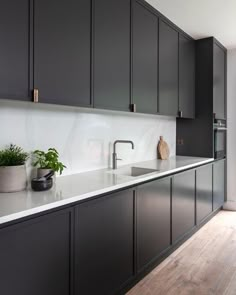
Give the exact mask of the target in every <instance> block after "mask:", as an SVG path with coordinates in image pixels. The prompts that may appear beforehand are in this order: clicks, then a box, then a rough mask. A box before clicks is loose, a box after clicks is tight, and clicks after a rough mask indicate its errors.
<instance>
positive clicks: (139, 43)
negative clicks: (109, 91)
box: [133, 1, 158, 113]
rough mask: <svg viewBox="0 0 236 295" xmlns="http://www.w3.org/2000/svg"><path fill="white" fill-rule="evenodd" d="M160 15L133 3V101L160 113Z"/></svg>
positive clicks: (142, 109)
mask: <svg viewBox="0 0 236 295" xmlns="http://www.w3.org/2000/svg"><path fill="white" fill-rule="evenodd" d="M157 69H158V18H157V16H156V15H155V14H154V13H153V12H151V11H149V10H148V9H147V8H145V7H144V6H143V5H142V4H140V2H139V1H134V3H133V103H134V104H136V110H137V112H143V113H157V111H158V109H157V96H158V92H157V84H158V76H157V74H158V73H157V72H158V70H157Z"/></svg>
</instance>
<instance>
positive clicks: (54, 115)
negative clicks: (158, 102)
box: [0, 100, 176, 175]
mask: <svg viewBox="0 0 236 295" xmlns="http://www.w3.org/2000/svg"><path fill="white" fill-rule="evenodd" d="M0 126H1V133H0V149H1V148H3V147H5V146H6V145H8V144H10V143H14V144H17V145H20V146H22V147H23V148H24V149H25V150H27V151H33V150H35V149H42V150H47V149H48V148H49V147H55V148H56V149H57V150H58V151H59V153H60V155H61V160H62V161H63V163H64V164H65V165H66V166H67V169H66V170H65V171H64V173H63V174H64V175H66V174H74V173H78V172H83V171H90V170H96V169H101V168H107V167H110V166H111V154H112V144H113V142H114V141H115V140H117V139H128V140H132V141H133V142H134V144H135V149H134V150H132V149H131V145H129V144H118V145H117V154H118V157H119V158H121V159H122V161H118V166H121V165H125V164H130V163H135V162H140V161H147V160H153V159H155V158H156V154H157V152H156V150H157V143H158V139H159V137H160V136H161V135H163V136H164V139H165V140H166V141H167V143H168V144H169V148H170V154H171V155H175V147H176V119H175V118H172V117H164V116H154V115H142V114H132V113H124V112H122V113H121V112H111V111H103V110H90V109H79V108H71V107H61V106H52V105H42V104H33V103H23V102H12V101H4V100H1V101H0Z"/></svg>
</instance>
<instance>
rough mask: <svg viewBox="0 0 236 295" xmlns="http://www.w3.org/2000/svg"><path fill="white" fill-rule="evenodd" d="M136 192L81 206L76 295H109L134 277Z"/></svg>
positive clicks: (76, 249) (111, 196)
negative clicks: (134, 209) (134, 210)
mask: <svg viewBox="0 0 236 295" xmlns="http://www.w3.org/2000/svg"><path fill="white" fill-rule="evenodd" d="M133 208H134V191H133V190H132V189H130V190H124V191H121V192H118V193H114V194H110V195H107V196H105V197H101V198H99V199H96V200H92V201H89V202H86V203H84V204H81V205H78V206H77V208H76V224H75V239H76V241H75V265H76V270H75V271H76V272H75V282H76V283H75V284H76V285H75V294H76V295H77V294H88V295H90V294H97V295H106V294H107V295H109V294H115V292H116V291H117V290H118V289H119V288H120V287H121V286H122V285H123V284H124V283H125V282H127V281H128V280H129V279H130V278H132V276H133V275H134V252H133V249H134V244H133V243H134V241H133V235H134V223H133V222H134V213H133Z"/></svg>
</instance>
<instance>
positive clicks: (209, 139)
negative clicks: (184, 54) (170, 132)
mask: <svg viewBox="0 0 236 295" xmlns="http://www.w3.org/2000/svg"><path fill="white" fill-rule="evenodd" d="M195 53H196V100H195V101H196V119H195V120H182V119H179V118H178V119H177V125H176V136H177V147H176V153H177V155H180V156H195V157H205V158H214V156H215V155H214V128H213V127H212V125H213V122H214V119H215V118H217V119H224V118H225V117H226V99H227V98H226V89H225V88H226V86H225V83H226V78H227V73H226V68H227V49H226V48H224V47H223V45H222V44H220V43H219V41H217V40H216V39H215V38H212V37H211V38H204V39H199V40H196V41H195ZM214 113H215V116H214ZM199 137H201V138H204V144H202V145H199Z"/></svg>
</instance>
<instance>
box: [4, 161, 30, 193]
mask: <svg viewBox="0 0 236 295" xmlns="http://www.w3.org/2000/svg"><path fill="white" fill-rule="evenodd" d="M26 187H27V176H26V169H25V165H21V166H6V167H5V166H4V167H0V193H12V192H19V191H23V190H25V189H26Z"/></svg>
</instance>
